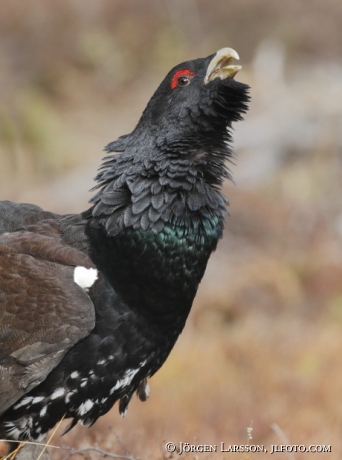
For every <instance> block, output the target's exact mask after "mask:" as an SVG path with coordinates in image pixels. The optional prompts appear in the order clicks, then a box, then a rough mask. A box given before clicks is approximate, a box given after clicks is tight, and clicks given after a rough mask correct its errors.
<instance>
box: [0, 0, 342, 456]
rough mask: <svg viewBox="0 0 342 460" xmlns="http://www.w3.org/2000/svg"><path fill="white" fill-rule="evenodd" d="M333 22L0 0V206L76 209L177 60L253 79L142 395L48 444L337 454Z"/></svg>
mask: <svg viewBox="0 0 342 460" xmlns="http://www.w3.org/2000/svg"><path fill="white" fill-rule="evenodd" d="M341 24H342V2H341V0H326V1H325V2H322V1H320V0H287V1H286V2H280V1H277V2H275V1H273V2H271V1H269V0H229V1H228V0H212V1H210V2H208V1H206V0H186V1H184V0H183V1H182V0H144V1H139V0H97V1H96V2H95V1H93V2H84V1H83V0H54V1H53V2H52V1H50V0H26V1H25V2H13V1H10V0H2V1H1V4H0V61H1V70H0V192H1V199H11V200H14V201H22V202H34V203H36V204H39V205H41V206H43V207H44V208H46V209H49V210H51V211H55V212H61V213H68V212H79V211H81V210H84V209H86V206H87V201H88V200H89V198H90V196H91V195H90V194H89V193H88V192H87V191H88V190H89V189H90V188H91V187H92V185H93V180H92V178H93V177H94V176H95V173H96V169H97V167H98V166H99V164H100V160H101V157H102V156H103V153H102V152H101V151H102V148H103V146H104V145H106V144H107V143H108V142H110V141H112V140H114V139H115V138H116V137H117V136H119V135H120V134H124V133H127V132H130V131H131V130H132V129H133V128H134V126H135V124H136V123H137V121H138V119H139V116H140V114H141V112H142V110H143V109H144V107H145V104H146V103H147V101H148V100H149V98H150V96H151V95H152V93H153V91H154V89H155V88H156V86H157V85H158V84H159V82H160V81H161V80H162V78H163V77H164V76H165V74H166V73H167V72H168V71H169V70H170V68H171V67H172V66H174V65H176V64H178V63H179V62H182V61H184V60H188V59H192V58H196V57H202V56H206V55H209V54H211V53H213V52H215V51H216V50H218V49H220V48H222V47H225V46H229V47H232V48H234V49H236V50H237V51H238V52H239V54H240V57H241V64H242V65H243V70H242V71H241V72H240V73H239V74H238V76H237V78H238V79H239V80H241V81H244V82H246V83H248V84H250V85H251V87H252V90H251V95H252V102H251V110H250V112H249V113H248V114H247V115H246V121H245V122H243V123H239V124H237V125H236V127H235V128H236V130H235V135H234V137H235V150H236V152H237V159H236V166H233V167H232V169H233V175H234V180H235V182H236V185H237V186H233V184H231V183H227V184H225V192H226V195H227V196H228V198H229V200H230V203H231V206H230V213H231V217H230V218H229V219H228V221H227V225H226V231H225V235H224V239H223V240H222V241H221V242H220V244H219V247H218V250H217V252H216V253H215V254H214V256H213V257H212V259H211V261H210V263H209V266H208V269H207V272H206V276H205V279H204V281H203V282H202V284H201V286H200V289H199V294H198V297H197V299H196V301H195V305H194V308H193V311H192V313H191V315H190V318H189V320H188V324H187V327H186V329H185V331H184V333H183V334H182V337H181V339H180V340H179V342H178V343H177V345H176V347H175V349H174V351H173V352H172V354H171V356H170V358H169V360H168V361H167V363H166V364H165V366H164V367H163V368H162V370H161V371H159V373H158V374H157V375H156V376H155V377H153V378H152V379H151V382H150V383H151V387H152V392H151V397H150V399H149V401H148V402H147V403H145V404H141V403H140V402H138V401H137V400H136V399H134V400H133V402H132V403H131V407H130V410H129V412H128V415H127V416H126V419H124V420H121V419H120V417H119V415H118V413H117V412H118V411H117V408H116V407H115V408H114V409H113V410H112V411H111V412H110V413H109V414H108V415H107V416H105V417H103V418H101V419H100V420H99V421H98V422H97V423H96V424H95V426H94V427H92V428H91V429H89V430H88V429H86V428H81V427H77V428H75V429H73V430H72V432H71V433H69V434H68V435H67V436H66V437H65V438H56V439H54V444H58V445H68V446H75V447H86V446H87V445H90V444H92V445H97V446H99V447H101V448H103V449H107V450H111V451H112V452H117V453H125V452H127V449H128V450H129V451H130V452H131V453H132V454H133V455H134V456H136V457H140V458H141V459H142V460H145V459H146V460H147V459H149V460H150V459H151V460H153V459H162V458H164V459H166V458H169V455H168V454H166V453H165V450H164V448H163V446H164V442H165V441H174V442H176V443H178V442H180V441H181V442H189V443H198V444H219V443H220V442H221V441H224V442H225V443H226V444H245V443H247V441H248V437H247V428H248V427H252V428H253V439H252V440H249V442H250V443H253V444H264V445H265V446H266V447H267V448H269V447H270V445H271V444H284V436H285V437H286V438H287V439H288V442H289V443H290V444H305V445H310V444H325V445H331V446H332V452H331V453H330V454H306V456H307V457H309V456H310V455H314V456H315V457H314V458H320V459H324V458H327V459H329V460H335V459H336V460H337V459H341V458H342V442H341V430H342V357H341V354H342V353H341V351H342V283H341V279H342V246H341V243H342V241H341V240H342V209H341V192H342V180H341V172H342V62H341V55H342V32H341ZM274 424H276V425H277V426H278V427H280V429H281V430H282V432H283V435H282V436H279V432H278V433H277V432H276V431H275V430H274V429H273V428H272V425H274ZM278 431H279V430H278ZM52 454H53V458H54V459H59V458H63V455H64V456H65V452H63V453H61V452H58V451H56V450H54V451H53V452H52ZM227 455H228V454H227ZM268 455H269V454H250V455H249V456H248V455H246V454H242V453H236V454H229V458H232V459H235V458H236V459H239V460H246V459H251V458H267V457H268ZM291 455H292V456H291ZM291 455H290V454H286V453H283V454H281V453H278V454H274V455H273V458H274V459H279V460H281V459H292V460H293V459H296V460H298V459H300V458H301V456H302V455H304V454H291ZM184 456H185V457H186V458H189V459H195V458H197V457H195V455H194V454H188V455H184ZM198 456H200V457H201V458H203V459H206V458H216V459H221V458H226V457H224V454H218V453H216V454H198ZM75 458H76V457H75ZM93 458H95V456H94V457H93ZM198 458H199V457H198Z"/></svg>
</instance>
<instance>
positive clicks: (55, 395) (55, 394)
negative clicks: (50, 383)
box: [51, 388, 65, 399]
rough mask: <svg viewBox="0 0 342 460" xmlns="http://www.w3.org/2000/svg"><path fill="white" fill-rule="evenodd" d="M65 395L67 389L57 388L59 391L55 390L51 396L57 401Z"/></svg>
mask: <svg viewBox="0 0 342 460" xmlns="http://www.w3.org/2000/svg"><path fill="white" fill-rule="evenodd" d="M64 393H65V389H64V388H57V390H55V391H54V392H53V393H52V395H51V399H56V398H59V397H60V396H63V395H64Z"/></svg>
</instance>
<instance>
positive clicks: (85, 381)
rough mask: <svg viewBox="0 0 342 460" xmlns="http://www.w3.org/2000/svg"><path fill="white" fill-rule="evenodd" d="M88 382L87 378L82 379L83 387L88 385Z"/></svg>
mask: <svg viewBox="0 0 342 460" xmlns="http://www.w3.org/2000/svg"><path fill="white" fill-rule="evenodd" d="M87 382H88V379H87V378H85V379H82V380H81V387H85V386H86V385H87Z"/></svg>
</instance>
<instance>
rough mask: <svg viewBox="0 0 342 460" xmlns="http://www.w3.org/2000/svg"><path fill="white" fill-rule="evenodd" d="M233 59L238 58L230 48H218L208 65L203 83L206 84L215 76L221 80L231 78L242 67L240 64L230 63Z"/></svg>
mask: <svg viewBox="0 0 342 460" xmlns="http://www.w3.org/2000/svg"><path fill="white" fill-rule="evenodd" d="M233 59H238V60H239V59H240V58H239V55H238V54H237V52H236V51H235V50H233V49H232V48H222V49H221V50H219V51H218V52H217V53H216V54H215V56H214V57H213V58H212V60H211V61H210V63H209V65H208V70H207V73H206V76H205V78H204V83H205V84H207V83H208V82H209V81H211V80H214V79H215V78H217V77H219V78H221V80H224V79H226V78H233V77H234V76H235V75H236V74H237V73H238V71H239V70H241V69H242V67H241V66H240V65H230V63H231V62H232V60H233Z"/></svg>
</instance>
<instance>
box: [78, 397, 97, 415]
mask: <svg viewBox="0 0 342 460" xmlns="http://www.w3.org/2000/svg"><path fill="white" fill-rule="evenodd" d="M93 405H94V403H93V401H92V400H91V399H87V400H86V402H84V403H82V404H81V405H80V407H79V408H78V409H77V413H78V415H84V414H86V413H87V412H89V411H90V409H91V408H92V407H93Z"/></svg>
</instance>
